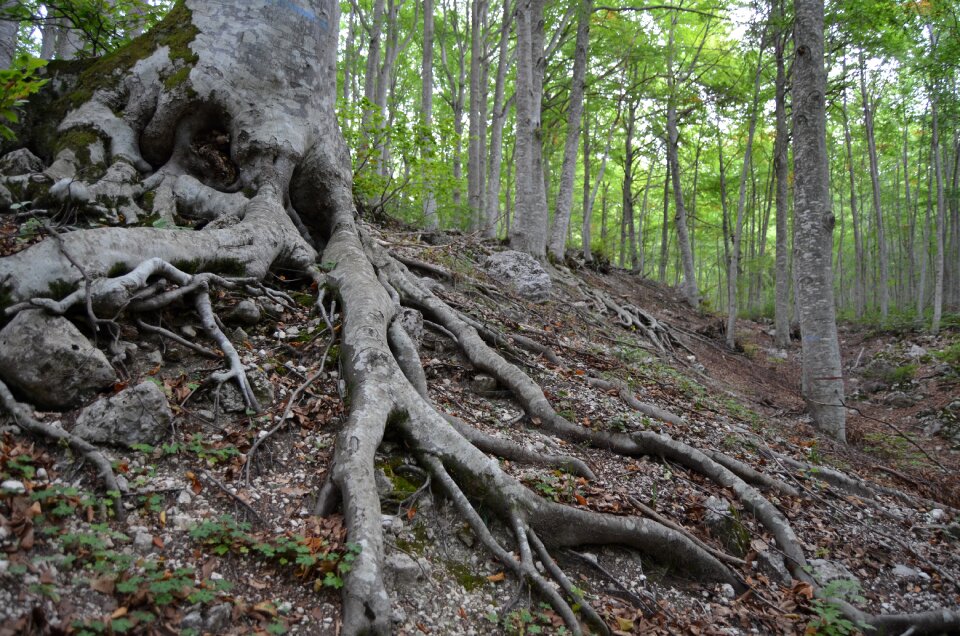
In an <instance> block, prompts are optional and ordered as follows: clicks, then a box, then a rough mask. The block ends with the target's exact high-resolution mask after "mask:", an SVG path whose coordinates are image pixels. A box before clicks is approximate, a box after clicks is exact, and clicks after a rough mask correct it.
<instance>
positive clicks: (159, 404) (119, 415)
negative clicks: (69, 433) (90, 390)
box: [73, 381, 173, 447]
mask: <svg viewBox="0 0 960 636" xmlns="http://www.w3.org/2000/svg"><path fill="white" fill-rule="evenodd" d="M172 419H173V413H172V412H171V411H170V406H169V405H168V404H167V398H166V396H165V395H164V394H163V392H162V391H161V390H160V388H159V387H158V386H157V385H156V384H154V383H153V382H149V381H147V382H141V383H140V384H138V385H137V386H135V387H132V388H129V389H124V390H123V391H121V392H120V393H117V394H116V395H114V396H113V397H110V398H104V399H101V400H97V401H96V402H94V403H93V404H91V405H90V406H88V407H87V408H85V409H84V410H83V412H82V413H80V417H78V418H77V425H76V427H75V428H74V429H73V433H74V434H75V435H77V436H79V437H82V438H83V439H85V440H87V441H90V442H94V443H101V444H103V443H105V444H116V445H121V446H128V447H129V446H133V445H134V444H156V443H157V442H159V441H160V440H162V439H163V437H164V436H165V435H166V434H167V432H168V431H169V430H170V421H171V420H172Z"/></svg>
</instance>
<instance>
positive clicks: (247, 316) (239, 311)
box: [226, 299, 261, 327]
mask: <svg viewBox="0 0 960 636" xmlns="http://www.w3.org/2000/svg"><path fill="white" fill-rule="evenodd" d="M226 318H227V320H228V321H229V322H232V323H234V324H238V325H247V326H248V327H252V326H253V325H256V324H257V323H259V322H260V318H261V315H260V308H259V307H257V303H255V302H253V301H252V300H249V299H244V300H241V301H240V302H238V303H237V304H236V305H234V306H233V307H232V308H231V309H230V311H228V312H227V314H226Z"/></svg>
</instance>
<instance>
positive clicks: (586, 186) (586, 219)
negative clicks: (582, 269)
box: [580, 115, 593, 263]
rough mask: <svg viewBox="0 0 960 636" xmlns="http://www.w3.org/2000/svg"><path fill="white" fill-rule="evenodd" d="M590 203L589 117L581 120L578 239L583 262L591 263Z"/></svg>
mask: <svg viewBox="0 0 960 636" xmlns="http://www.w3.org/2000/svg"><path fill="white" fill-rule="evenodd" d="M591 203H592V202H591V201H590V116H589V115H587V116H585V117H584V118H583V219H582V221H583V229H582V231H581V234H580V237H581V241H582V242H583V245H582V250H583V260H584V261H586V262H587V263H591V262H593V253H592V252H591V251H590V242H591V241H592V240H593V237H592V231H593V207H592V205H591Z"/></svg>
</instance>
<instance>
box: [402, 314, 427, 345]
mask: <svg viewBox="0 0 960 636" xmlns="http://www.w3.org/2000/svg"><path fill="white" fill-rule="evenodd" d="M400 325H401V326H402V327H403V329H404V331H406V332H407V335H408V336H410V339H411V340H413V342H414V343H415V344H416V345H417V346H418V347H419V346H420V343H421V342H422V341H423V314H421V313H420V312H419V311H417V310H416V309H408V308H406V307H404V308H403V309H401V310H400Z"/></svg>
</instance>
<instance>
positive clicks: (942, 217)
mask: <svg viewBox="0 0 960 636" xmlns="http://www.w3.org/2000/svg"><path fill="white" fill-rule="evenodd" d="M927 29H928V31H929V36H930V48H931V49H933V50H934V51H935V50H936V49H937V45H938V44H939V36H938V35H937V34H936V32H935V31H934V29H933V23H928V24H927ZM929 93H930V119H931V136H932V139H931V141H930V158H931V159H932V160H933V173H934V182H935V184H936V188H937V214H936V228H935V233H936V236H935V237H934V244H935V245H936V252H935V255H934V260H933V318H932V320H931V321H930V333H932V334H934V335H936V334H938V333H940V320H941V318H942V315H943V269H944V242H945V241H944V238H945V237H944V234H945V233H946V228H945V227H944V226H945V223H946V201H945V199H944V192H943V181H944V179H943V157H942V156H941V155H940V112H939V108H940V104H939V100H940V95H939V92H938V90H937V86H936V85H935V84H934V83H933V82H931V85H930V87H929Z"/></svg>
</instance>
